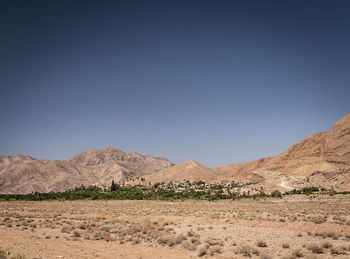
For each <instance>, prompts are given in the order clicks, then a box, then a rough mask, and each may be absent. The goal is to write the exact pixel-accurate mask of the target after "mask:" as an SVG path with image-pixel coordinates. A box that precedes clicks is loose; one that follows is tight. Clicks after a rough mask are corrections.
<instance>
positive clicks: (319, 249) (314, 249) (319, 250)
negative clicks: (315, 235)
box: [307, 244, 324, 254]
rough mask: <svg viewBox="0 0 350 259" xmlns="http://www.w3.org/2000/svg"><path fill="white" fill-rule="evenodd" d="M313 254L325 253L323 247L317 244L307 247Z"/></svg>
mask: <svg viewBox="0 0 350 259" xmlns="http://www.w3.org/2000/svg"><path fill="white" fill-rule="evenodd" d="M307 249H309V250H310V251H311V252H312V253H313V254H323V253H324V251H323V249H322V247H321V246H319V245H317V244H311V245H309V246H308V247H307Z"/></svg>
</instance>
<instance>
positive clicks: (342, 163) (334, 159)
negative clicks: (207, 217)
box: [217, 113, 350, 190]
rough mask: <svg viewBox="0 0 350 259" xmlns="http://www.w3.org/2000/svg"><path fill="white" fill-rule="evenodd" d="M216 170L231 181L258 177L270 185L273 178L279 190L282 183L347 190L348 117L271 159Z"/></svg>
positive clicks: (349, 169)
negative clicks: (224, 174) (326, 130)
mask: <svg viewBox="0 0 350 259" xmlns="http://www.w3.org/2000/svg"><path fill="white" fill-rule="evenodd" d="M217 169H218V170H221V171H224V172H226V174H227V175H228V176H230V177H233V178H236V177H237V178H240V179H244V177H246V178H249V177H251V175H252V174H255V175H259V176H261V177H262V178H263V179H262V180H261V184H262V185H264V181H267V180H269V181H270V182H271V179H267V176H268V177H272V178H273V177H274V175H275V176H276V177H275V182H274V185H275V186H281V183H282V182H280V181H281V180H283V182H284V184H282V186H291V187H298V186H304V185H308V186H310V185H317V186H325V187H334V188H338V189H340V190H344V189H346V190H350V113H349V114H348V115H346V116H345V117H344V118H342V119H341V120H340V121H338V122H337V123H335V124H334V126H333V127H332V128H331V130H329V131H328V132H320V133H317V134H314V135H311V136H309V137H307V138H305V139H304V140H302V141H300V142H299V143H296V144H294V145H292V146H291V147H290V148H289V149H288V150H287V151H286V152H284V153H282V154H279V155H277V156H275V157H268V158H264V159H260V160H255V161H252V162H248V163H243V164H231V165H227V166H221V167H218V168H217ZM287 184H288V185H287ZM272 185H273V184H272ZM283 189H285V188H283Z"/></svg>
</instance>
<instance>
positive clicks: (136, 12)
mask: <svg viewBox="0 0 350 259" xmlns="http://www.w3.org/2000/svg"><path fill="white" fill-rule="evenodd" d="M349 13H350V1H340V0H339V1H334V0H333V1H214V0H213V1H204V0H202V1H71V0H70V1H35V0H33V1H12V0H5V1H1V2H0V118H1V121H0V154H2V155H13V154H17V153H19V154H24V155H31V156H33V157H36V158H47V159H68V158H69V157H71V156H73V155H75V154H77V153H79V152H82V151H84V150H86V149H88V148H90V147H95V148H104V147H107V146H112V147H116V148H120V149H122V150H124V151H127V152H131V151H135V152H139V153H141V154H149V155H153V156H163V157H166V158H167V159H169V160H170V161H172V162H174V163H180V162H184V161H187V160H192V159H193V160H196V161H198V162H200V163H203V164H205V165H207V166H209V167H215V166H219V165H225V164H229V163H235V162H244V161H250V160H253V159H257V158H261V157H265V156H271V155H276V154H278V153H280V152H283V151H285V150H286V149H287V148H288V147H289V146H290V145H292V144H294V143H295V142H298V141H300V140H302V139H303V138H304V137H306V136H308V135H310V134H313V133H315V132H318V131H327V130H329V129H330V128H331V126H332V125H333V123H335V122H336V121H338V120H339V119H340V118H342V117H343V116H345V115H346V114H347V113H349V112H350V101H349V100H350V84H349V82H350V33H349V28H350V15H349Z"/></svg>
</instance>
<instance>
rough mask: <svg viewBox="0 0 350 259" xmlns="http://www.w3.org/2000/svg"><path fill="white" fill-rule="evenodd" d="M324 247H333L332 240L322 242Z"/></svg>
mask: <svg viewBox="0 0 350 259" xmlns="http://www.w3.org/2000/svg"><path fill="white" fill-rule="evenodd" d="M322 247H323V248H326V249H328V248H332V247H333V245H332V243H330V242H324V243H323V244H322Z"/></svg>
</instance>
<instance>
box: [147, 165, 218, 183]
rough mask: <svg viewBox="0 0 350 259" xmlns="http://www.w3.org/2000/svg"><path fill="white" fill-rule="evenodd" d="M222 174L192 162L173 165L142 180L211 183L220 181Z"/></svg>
mask: <svg viewBox="0 0 350 259" xmlns="http://www.w3.org/2000/svg"><path fill="white" fill-rule="evenodd" d="M221 175H222V172H220V171H219V170H216V169H212V168H209V167H206V166H204V165H202V164H200V163H198V162H196V161H194V160H190V161H187V162H185V163H182V164H178V165H174V166H172V167H169V168H166V169H164V170H162V171H159V172H156V173H153V174H149V175H147V176H145V177H144V178H145V179H146V181H150V182H170V181H174V182H179V181H183V180H190V181H206V182H212V181H216V180H218V179H220V176H221Z"/></svg>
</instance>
